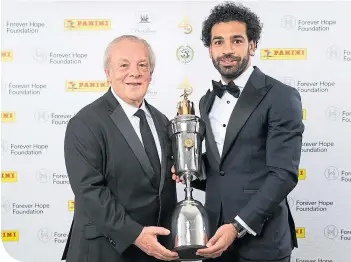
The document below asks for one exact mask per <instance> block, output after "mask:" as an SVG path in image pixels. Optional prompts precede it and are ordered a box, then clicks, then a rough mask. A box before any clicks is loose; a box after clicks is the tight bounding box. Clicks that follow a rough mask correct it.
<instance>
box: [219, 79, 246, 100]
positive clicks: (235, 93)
mask: <svg viewBox="0 0 351 262" xmlns="http://www.w3.org/2000/svg"><path fill="white" fill-rule="evenodd" d="M212 86H213V90H214V92H215V94H216V95H217V96H218V97H219V98H221V97H222V96H223V93H224V91H226V90H227V91H228V93H229V94H231V95H233V96H234V97H235V98H238V97H239V95H240V89H239V87H238V86H237V85H235V84H234V82H233V81H230V82H229V83H228V85H223V84H222V82H221V81H220V82H216V81H213V80H212Z"/></svg>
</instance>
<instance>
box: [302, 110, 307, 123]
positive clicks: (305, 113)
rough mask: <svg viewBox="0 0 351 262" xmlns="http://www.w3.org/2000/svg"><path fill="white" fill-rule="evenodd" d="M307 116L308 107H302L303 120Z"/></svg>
mask: <svg viewBox="0 0 351 262" xmlns="http://www.w3.org/2000/svg"><path fill="white" fill-rule="evenodd" d="M306 118H307V111H306V109H302V120H306Z"/></svg>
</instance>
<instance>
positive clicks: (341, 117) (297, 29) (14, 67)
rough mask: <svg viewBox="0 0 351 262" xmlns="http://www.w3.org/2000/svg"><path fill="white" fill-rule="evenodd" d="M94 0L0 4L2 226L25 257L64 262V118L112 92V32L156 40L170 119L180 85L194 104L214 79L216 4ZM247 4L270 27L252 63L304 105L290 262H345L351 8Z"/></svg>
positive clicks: (11, 248)
mask: <svg viewBox="0 0 351 262" xmlns="http://www.w3.org/2000/svg"><path fill="white" fill-rule="evenodd" d="M98 2H99V1H96V2H89V1H86V2H83V1H74V2H73V1H72V2H69V1H66V2H65V1H62V2H57V1H55V2H54V1H42V2H40V1H3V6H2V7H3V9H2V10H3V11H2V16H3V18H2V36H3V38H2V43H1V45H2V46H1V60H2V72H1V73H2V83H1V91H2V99H1V100H2V108H1V110H2V112H1V120H2V141H1V142H2V144H1V152H2V166H1V171H2V173H1V177H2V178H1V181H2V184H1V189H2V193H1V195H2V196H1V201H2V205H1V207H2V208H1V211H2V225H1V230H2V241H3V242H4V246H5V248H6V250H7V252H8V253H9V254H10V255H11V256H12V257H14V258H16V259H17V260H20V261H26V262H27V261H28V262H44V261H45V262H58V261H60V257H61V254H62V251H63V248H64V244H65V242H66V239H67V235H68V231H69V226H70V223H71V220H72V215H73V210H74V196H73V193H72V191H71V188H70V185H69V181H68V177H67V173H66V169H65V164H64V157H63V139H64V133H65V129H66V124H67V122H68V120H69V119H70V118H71V117H72V116H73V115H74V114H76V113H77V111H78V110H80V109H81V108H82V107H83V106H85V105H87V104H88V103H90V102H92V101H93V100H95V99H97V98H98V97H100V96H101V95H102V94H103V93H104V92H105V91H106V90H107V87H108V86H107V84H106V79H105V75H104V71H103V60H102V57H103V52H104V50H105V47H106V46H107V44H108V43H109V42H110V41H111V40H112V39H113V38H115V37H117V36H119V35H121V34H127V33H128V34H136V35H138V36H141V37H144V38H145V39H146V40H147V41H149V42H150V44H151V45H152V47H153V48H154V50H155V53H156V57H157V62H156V69H155V73H154V76H153V80H152V83H151V86H150V90H149V92H148V94H147V100H148V101H149V102H150V103H151V104H153V105H154V106H156V107H157V108H159V109H160V110H161V111H163V112H164V113H165V114H166V115H167V116H168V117H169V118H173V117H174V116H175V114H176V102H177V101H178V100H179V97H180V95H181V93H182V89H181V88H182V87H184V86H187V85H190V86H192V88H193V94H192V95H191V96H190V99H192V100H193V101H195V102H196V104H197V103H198V101H199V99H200V97H201V96H202V95H203V94H204V93H205V92H206V91H207V89H208V88H209V87H210V83H211V79H215V80H219V76H218V74H217V72H216V70H215V69H214V68H213V65H212V62H211V60H210V59H209V57H208V50H207V49H206V48H205V47H204V46H203V44H202V42H201V40H200V35H201V24H202V21H203V20H204V19H205V17H207V15H208V14H209V10H210V9H211V8H212V7H213V6H214V5H215V4H216V3H218V1H217V2H215V1H214V2H121V1H104V2H100V3H98ZM245 4H246V5H247V6H249V7H251V8H252V9H253V10H254V11H256V12H257V13H258V14H259V16H260V17H261V20H262V22H263V24H264V30H263V32H262V39H261V42H260V43H259V47H258V49H257V52H256V54H255V57H254V64H255V65H257V66H258V67H259V68H260V69H261V70H262V71H263V72H265V73H267V74H269V75H271V76H273V77H275V78H277V79H278V80H280V81H283V82H285V83H287V84H290V85H292V86H293V87H295V88H296V89H298V90H299V91H300V94H301V96H302V100H303V107H304V123H305V125H306V131H305V133H304V137H303V148H302V159H301V165H300V168H301V169H300V171H299V183H298V185H297V187H296V189H294V191H293V192H292V193H291V194H290V196H289V204H290V206H291V208H292V212H293V215H294V218H295V221H296V226H297V232H298V233H297V237H298V240H299V245H300V247H299V248H298V249H296V250H294V252H293V258H292V261H294V262H302V261H315V262H349V261H350V255H349V254H350V248H351V244H350V243H351V223H350V221H351V211H350V204H349V203H350V202H349V199H350V197H351V190H350V187H351V164H350V162H349V161H350V153H349V152H350V147H351V141H350V134H351V132H350V131H351V105H349V99H350V98H349V97H350V95H351V91H350V89H349V88H350V84H351V80H350V76H349V75H350V72H351V37H350V24H351V16H350V10H351V4H350V3H346V2H343V3H342V2H338V3H337V2H318V3H315V2H314V3H303V2H297V3H292V2H275V1H269V2H267V1H259V2H258V1H254V2H245ZM277 99H279V97H277ZM183 188H184V187H183V186H182V185H178V193H179V200H182V199H183V198H184V192H183ZM195 197H196V198H197V199H198V200H200V201H203V200H204V195H203V193H201V192H198V191H196V192H195Z"/></svg>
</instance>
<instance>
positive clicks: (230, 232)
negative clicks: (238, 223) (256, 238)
mask: <svg viewBox="0 0 351 262" xmlns="http://www.w3.org/2000/svg"><path fill="white" fill-rule="evenodd" d="M237 236H238V232H237V231H236V229H235V227H234V226H233V225H232V224H225V225H223V226H221V227H220V228H218V230H217V232H216V234H215V235H214V236H213V237H212V238H211V239H210V240H209V241H208V243H207V245H206V246H207V248H203V249H199V250H197V252H196V255H199V256H204V257H209V258H216V257H219V256H221V255H222V253H223V252H224V251H226V250H227V248H228V247H229V246H230V245H231V244H232V243H233V241H234V240H235V238H236V237H237Z"/></svg>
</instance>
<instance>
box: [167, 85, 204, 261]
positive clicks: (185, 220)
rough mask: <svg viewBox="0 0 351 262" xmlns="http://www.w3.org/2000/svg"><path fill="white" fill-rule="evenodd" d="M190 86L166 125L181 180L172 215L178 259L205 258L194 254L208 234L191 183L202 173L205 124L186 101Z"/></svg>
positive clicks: (192, 105) (172, 230) (192, 104)
mask: <svg viewBox="0 0 351 262" xmlns="http://www.w3.org/2000/svg"><path fill="white" fill-rule="evenodd" d="M191 93H192V89H191V87H187V88H184V94H182V95H181V96H183V99H182V101H179V102H178V104H177V116H176V117H175V118H174V119H172V120H171V122H170V124H169V126H168V134H169V136H170V138H171V141H172V151H173V157H174V169H175V173H176V175H177V176H178V177H179V178H180V179H182V180H184V182H185V183H184V184H185V189H184V191H185V199H184V200H183V201H180V202H178V203H177V206H176V208H175V210H174V211H173V214H172V225H171V236H172V245H173V246H172V248H173V250H174V251H175V252H177V253H178V255H179V260H180V261H194V260H204V259H206V258H205V257H201V256H198V255H196V251H197V250H198V249H200V248H206V244H207V242H208V237H209V236H208V234H209V223H208V217H207V213H206V211H205V208H204V207H203V205H202V204H201V202H199V201H197V200H194V199H193V196H192V191H193V189H192V187H191V185H190V182H191V181H193V180H195V179H197V178H199V177H200V176H201V174H202V141H203V139H204V135H205V123H204V122H203V121H202V120H201V119H200V118H199V117H197V116H195V109H194V103H193V102H190V101H189V100H188V96H189V95H190V94H191Z"/></svg>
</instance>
